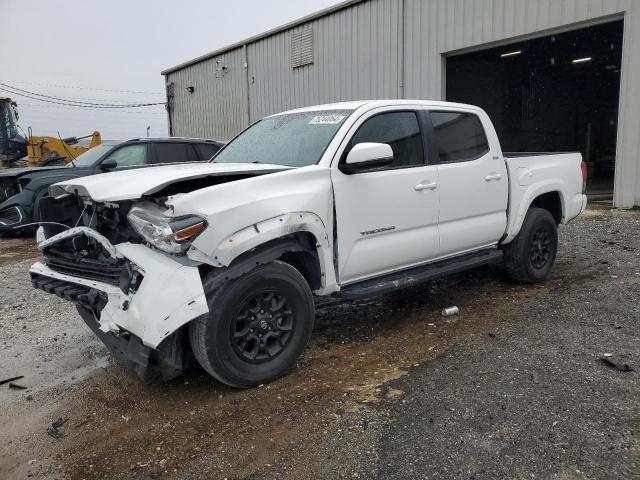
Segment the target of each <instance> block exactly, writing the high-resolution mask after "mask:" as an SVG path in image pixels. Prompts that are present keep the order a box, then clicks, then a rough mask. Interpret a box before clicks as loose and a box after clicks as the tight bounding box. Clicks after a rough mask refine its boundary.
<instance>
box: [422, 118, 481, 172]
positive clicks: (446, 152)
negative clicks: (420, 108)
mask: <svg viewBox="0 0 640 480" xmlns="http://www.w3.org/2000/svg"><path fill="white" fill-rule="evenodd" d="M430 115H431V122H432V124H433V131H434V136H435V142H436V147H437V151H438V156H439V158H440V162H441V163H451V162H467V161H470V160H475V159H477V158H479V157H481V156H483V155H484V154H486V153H487V152H489V142H488V141H487V136H486V134H485V132H484V128H483V127H482V122H481V121H480V119H479V118H478V116H477V115H474V114H473V113H466V112H431V113H430Z"/></svg>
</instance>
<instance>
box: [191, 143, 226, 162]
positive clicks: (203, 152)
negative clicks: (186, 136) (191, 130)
mask: <svg viewBox="0 0 640 480" xmlns="http://www.w3.org/2000/svg"><path fill="white" fill-rule="evenodd" d="M194 147H196V149H197V150H198V152H199V153H200V160H209V159H210V158H211V157H213V156H214V155H215V154H216V153H218V150H220V147H219V146H218V145H216V144H215V143H200V144H198V145H194Z"/></svg>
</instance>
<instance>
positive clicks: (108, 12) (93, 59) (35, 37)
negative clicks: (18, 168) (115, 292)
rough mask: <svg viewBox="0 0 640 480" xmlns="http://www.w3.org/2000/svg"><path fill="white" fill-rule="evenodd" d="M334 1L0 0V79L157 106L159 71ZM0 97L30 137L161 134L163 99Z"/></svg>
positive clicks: (64, 94) (30, 88) (50, 91)
mask: <svg viewBox="0 0 640 480" xmlns="http://www.w3.org/2000/svg"><path fill="white" fill-rule="evenodd" d="M335 3H338V1H337V0H268V1H266V0H233V1H220V0H211V1H207V0H189V1H187V0H183V1H175V0H173V1H170V0H153V1H152V0H146V1H135V0H109V1H100V2H99V1H94V0H64V1H50V0H0V83H3V84H6V85H10V86H11V87H14V88H19V89H22V90H25V91H27V92H36V93H39V94H44V95H49V96H52V97H60V98H73V99H76V100H81V101H88V102H95V103H112V102H114V103H118V102H120V103H122V102H124V103H153V102H163V101H164V100H165V96H164V82H163V79H164V77H162V76H161V75H160V71H161V70H164V69H165V68H167V67H171V66H174V65H177V64H179V63H182V62H184V61H186V60H189V59H191V58H194V57H197V56H199V55H202V54H203V53H207V52H210V51H212V50H216V49H218V48H221V47H224V46H226V45H228V44H230V43H233V42H236V41H239V40H242V39H244V38H247V37H250V36H252V35H254V34H257V33H261V32H263V31H265V30H268V29H270V28H273V27H277V26H279V25H281V24H283V23H287V22H289V21H291V20H295V19H297V18H299V17H302V16H304V15H307V14H309V13H313V12H315V11H318V10H321V9H323V8H326V7H327V6H330V5H332V4H335ZM0 88H3V87H2V85H0ZM14 91H15V90H14ZM23 93H24V92H23ZM0 96H8V97H11V98H12V99H13V100H16V101H17V102H18V109H19V112H20V121H19V123H20V126H21V127H22V128H23V129H24V130H26V129H27V127H29V126H31V127H33V133H34V135H54V136H55V135H57V132H60V135H61V136H63V137H67V136H72V135H75V136H81V135H87V134H89V133H91V132H93V130H99V131H100V132H101V133H102V137H103V138H104V139H118V140H120V139H127V138H133V137H140V136H145V135H146V129H147V126H150V127H151V130H150V133H151V136H163V135H166V134H167V120H166V113H165V111H164V107H163V106H162V105H159V106H153V107H144V108H137V109H126V110H117V111H114V110H103V109H83V108H70V107H66V106H62V105H57V104H54V103H45V102H41V101H38V100H34V99H32V98H25V97H20V96H18V95H17V94H15V93H13V94H11V93H7V92H5V91H2V90H0ZM52 100H53V99H52ZM53 101H55V100H53Z"/></svg>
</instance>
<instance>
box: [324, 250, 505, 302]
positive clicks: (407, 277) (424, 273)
mask: <svg viewBox="0 0 640 480" xmlns="http://www.w3.org/2000/svg"><path fill="white" fill-rule="evenodd" d="M501 261H502V250H498V249H496V248H491V249H486V250H480V251H478V252H473V253H468V254H466V255H462V256H460V257H455V258H449V259H447V260H441V261H439V262H436V263H430V264H428V265H422V266H420V267H415V268H411V269H409V270H403V271H401V272H395V273H390V274H388V275H383V276H382V277H376V278H373V279H369V280H364V281H362V282H358V283H354V284H351V285H347V286H345V287H343V288H342V289H341V290H340V292H338V293H337V295H338V296H339V297H341V298H344V299H349V300H357V299H362V298H369V297H374V296H376V295H381V294H383V293H389V292H391V291H393V290H399V289H401V288H406V287H411V286H414V285H419V284H421V283H424V282H430V281H432V280H437V279H439V278H443V277H447V276H449V275H453V274H454V273H460V272H463V271H465V270H469V269H471V268H476V267H480V266H482V265H487V264H491V263H500V262H501Z"/></svg>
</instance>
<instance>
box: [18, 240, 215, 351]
mask: <svg viewBox="0 0 640 480" xmlns="http://www.w3.org/2000/svg"><path fill="white" fill-rule="evenodd" d="M85 230H89V231H90V232H93V233H90V232H85ZM84 234H88V236H91V237H92V238H97V237H95V235H99V234H97V233H95V232H94V231H93V230H91V229H88V228H86V227H78V228H75V229H70V230H68V231H66V232H63V233H61V234H58V235H56V236H55V237H52V238H50V239H48V240H46V241H44V242H42V243H40V245H39V247H40V248H41V249H42V248H44V247H45V246H50V245H53V244H55V242H52V240H53V239H54V238H55V239H56V241H62V240H64V239H68V238H70V237H73V236H77V235H84ZM99 241H100V243H102V244H103V246H105V247H106V248H105V249H106V250H107V251H108V252H109V253H110V254H112V255H113V256H114V257H115V258H120V259H123V260H126V261H127V262H130V263H131V264H132V265H133V266H134V268H135V269H136V271H137V272H139V274H140V275H141V276H142V277H143V278H142V280H141V281H140V282H139V285H138V286H137V290H135V291H132V290H129V291H123V289H122V288H121V287H120V286H117V285H114V284H110V283H106V282H104V281H100V280H97V279H95V277H94V278H91V277H92V276H91V275H89V274H86V276H87V277H89V278H83V276H82V275H83V273H82V272H81V271H80V270H78V271H74V272H73V273H72V274H68V273H66V272H65V271H58V270H54V269H53V268H50V267H49V266H48V265H47V264H46V263H44V262H38V263H35V264H34V265H32V267H31V269H30V273H31V279H32V283H33V285H34V286H35V287H36V288H39V289H41V290H44V291H45V292H48V293H52V294H55V295H57V296H59V297H60V298H63V299H65V300H68V301H71V302H74V303H76V304H77V305H80V306H81V307H83V308H85V309H87V310H88V311H90V312H93V314H92V316H93V320H92V321H93V322H94V323H95V324H96V325H97V328H98V329H99V330H100V331H101V332H104V333H106V332H112V333H115V334H118V335H121V334H132V335H134V336H136V337H138V338H139V339H140V340H141V342H142V344H143V345H145V346H146V347H150V348H152V349H155V348H158V346H159V345H160V344H161V343H162V341H163V340H164V339H165V338H167V337H169V336H170V335H171V334H172V333H174V332H176V331H177V330H178V329H179V328H180V327H182V326H183V325H185V324H186V323H188V322H190V321H191V320H193V319H195V318H197V317H199V316H201V315H204V314H206V313H208V312H209V307H208V305H207V301H206V297H205V294H204V290H203V287H202V281H201V279H200V272H199V270H198V267H197V266H193V265H192V264H189V263H188V262H189V260H188V259H186V258H177V257H173V256H171V255H168V254H164V253H161V252H159V251H157V250H152V249H151V248H149V247H146V246H144V245H139V244H131V243H123V244H119V245H115V246H114V245H112V244H110V243H109V242H108V240H107V239H105V238H104V237H102V236H100V240H99ZM43 244H45V245H43Z"/></svg>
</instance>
